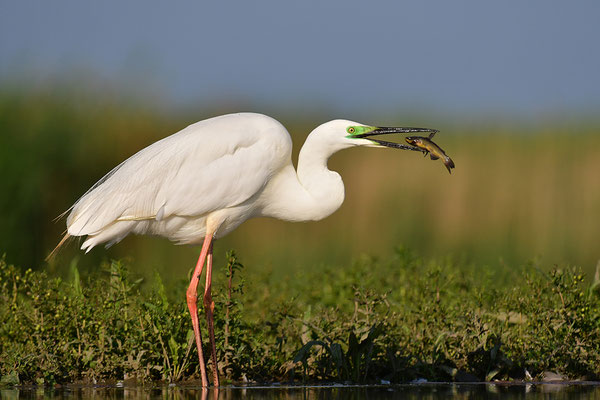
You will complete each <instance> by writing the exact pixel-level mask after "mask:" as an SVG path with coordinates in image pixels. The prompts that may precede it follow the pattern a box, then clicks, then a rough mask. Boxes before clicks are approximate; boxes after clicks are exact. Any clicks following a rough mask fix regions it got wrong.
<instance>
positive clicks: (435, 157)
mask: <svg viewBox="0 0 600 400" xmlns="http://www.w3.org/2000/svg"><path fill="white" fill-rule="evenodd" d="M429 157H431V159H432V160H437V159H438V158H439V157H438V156H436V155H435V154H433V153H431V154H430V155H429Z"/></svg>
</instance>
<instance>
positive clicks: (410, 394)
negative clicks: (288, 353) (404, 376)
mask: <svg viewBox="0 0 600 400" xmlns="http://www.w3.org/2000/svg"><path fill="white" fill-rule="evenodd" d="M0 398H1V399H2V400H4V399H7V400H17V399H94V398H96V399H132V400H134V399H135V400H137V399H163V400H179V399H202V400H217V399H219V400H235V399H289V400H296V399H340V400H354V399H371V400H377V399H431V400H434V399H448V398H455V399H548V398H552V399H574V398H592V399H596V398H598V399H600V383H589V382H586V383H580V384H530V383H527V384H420V385H390V386H342V385H330V386H263V387H257V386H254V387H226V388H222V389H220V390H215V389H210V390H205V389H202V388H198V387H184V386H172V387H154V388H144V387H68V388H61V389H42V388H19V389H0Z"/></svg>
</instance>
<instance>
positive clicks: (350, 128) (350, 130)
mask: <svg viewBox="0 0 600 400" xmlns="http://www.w3.org/2000/svg"><path fill="white" fill-rule="evenodd" d="M347 131H348V133H354V131H355V129H354V127H352V126H351V127H349V128H348V129H347Z"/></svg>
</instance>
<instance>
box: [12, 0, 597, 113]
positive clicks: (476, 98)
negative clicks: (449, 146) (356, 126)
mask: <svg viewBox="0 0 600 400" xmlns="http://www.w3.org/2000/svg"><path fill="white" fill-rule="evenodd" d="M599 18H600V2H597V1H576V2H555V1H539V0H535V1H503V2H483V1H475V0H473V1H442V0H439V1H371V2H366V1H355V0H345V1H341V0H331V1H311V0H309V1H302V2H286V1H281V0H257V1H223V2H210V3H208V4H205V3H204V2H199V1H194V2H192V1H178V2H166V1H163V2H152V1H140V0H128V1H98V2H93V3H91V2H82V1H80V0H77V1H27V0H25V1H24V0H19V1H4V0H2V1H1V2H0V55H1V56H0V81H3V82H11V81H14V80H15V79H16V78H19V79H20V81H19V82H27V84H28V85H31V86H35V85H40V84H43V83H44V82H47V81H48V80H50V81H51V80H53V79H62V80H65V79H67V80H68V76H69V75H70V74H72V73H74V72H76V71H86V73H89V74H90V76H93V77H95V78H94V79H98V80H100V81H106V82H112V84H113V85H115V86H117V87H120V86H119V85H122V86H123V91H133V92H139V93H141V94H142V95H144V94H146V93H150V94H152V95H153V96H156V97H160V101H161V102H162V103H164V104H166V105H172V106H175V107H177V106H180V105H187V106H189V105H190V104H211V103H215V104H237V103H243V104H257V105H264V107H265V108H269V107H279V108H285V105H286V104H290V105H294V106H296V105H305V106H306V107H308V108H311V107H312V108H320V107H325V108H327V109H330V110H332V111H336V112H340V113H342V114H343V115H355V114H356V113H358V114H359V115H362V114H363V113H365V114H366V113H368V112H370V111H372V110H374V109H381V110H386V111H395V110H402V109H407V110H411V111H414V110H421V109H422V110H427V111H432V110H433V111H438V112H443V113H450V114H452V113H457V114H463V113H475V114H476V113H486V114H489V113H494V112H499V113H502V114H506V113H509V114H511V113H514V114H518V115H538V114H548V113H555V112H559V113H560V112H565V113H573V112H575V113H594V112H595V111H597V110H598V109H599V106H600V76H599V75H600V51H599V48H600V45H599V44H598V43H599V42H600V28H599V25H600V24H599V23H598V20H599ZM23 78H25V79H23ZM232 111H234V110H232Z"/></svg>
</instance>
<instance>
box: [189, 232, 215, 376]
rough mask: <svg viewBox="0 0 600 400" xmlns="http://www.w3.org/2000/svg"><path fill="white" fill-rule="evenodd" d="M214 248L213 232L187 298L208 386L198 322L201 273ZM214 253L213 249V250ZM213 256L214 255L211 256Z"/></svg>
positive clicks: (197, 267) (201, 367)
mask: <svg viewBox="0 0 600 400" xmlns="http://www.w3.org/2000/svg"><path fill="white" fill-rule="evenodd" d="M209 249H212V234H207V235H206V237H205V238H204V243H203V244H202V251H201V252H200V257H198V263H197V264H196V268H195V269H194V273H193V275H192V280H191V282H190V286H188V289H187V293H186V299H187V305H188V309H189V310H190V316H191V317H192V326H193V327H194V336H195V337H196V347H197V349H198V360H199V361H200V376H201V377H202V386H204V387H208V378H207V377H206V365H205V364H204V355H203V354H202V338H201V337H200V326H199V324H198V305H197V300H198V294H197V290H198V281H199V280H200V274H201V273H202V268H203V267H204V261H205V260H206V256H207V254H208V252H209ZM211 253H212V250H211ZM211 258H212V256H211Z"/></svg>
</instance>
